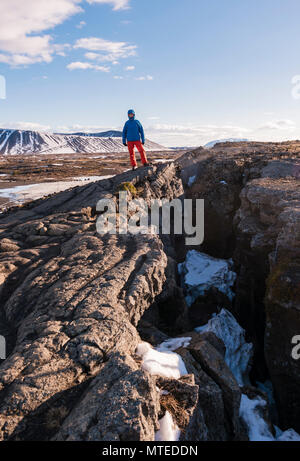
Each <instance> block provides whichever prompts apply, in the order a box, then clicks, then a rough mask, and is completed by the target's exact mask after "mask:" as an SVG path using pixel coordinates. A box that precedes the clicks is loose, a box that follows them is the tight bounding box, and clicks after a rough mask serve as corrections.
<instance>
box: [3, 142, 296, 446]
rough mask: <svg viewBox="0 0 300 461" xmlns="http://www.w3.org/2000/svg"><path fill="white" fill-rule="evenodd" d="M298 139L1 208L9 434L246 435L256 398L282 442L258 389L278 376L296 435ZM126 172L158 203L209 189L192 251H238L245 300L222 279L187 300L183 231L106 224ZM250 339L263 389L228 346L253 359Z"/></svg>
mask: <svg viewBox="0 0 300 461" xmlns="http://www.w3.org/2000/svg"><path fill="white" fill-rule="evenodd" d="M291 146H292V147H291ZM298 149H299V146H298V144H295V145H294V144H293V145H292V144H287V145H282V146H281V145H253V144H251V143H249V144H247V145H245V143H243V149H241V147H240V146H239V145H238V144H237V145H235V144H233V145H230V147H229V146H228V145H222V144H221V145H218V146H217V147H216V148H214V149H212V150H210V151H209V152H208V151H206V150H204V149H199V150H196V151H193V152H191V153H188V154H186V155H185V156H184V157H182V158H181V159H179V161H178V163H177V164H166V165H160V166H153V167H150V168H146V169H139V170H137V171H136V172H127V173H124V174H122V175H119V176H116V177H114V178H111V179H109V180H104V181H99V182H96V183H92V184H88V185H86V186H82V187H78V188H75V189H72V190H69V191H65V192H62V193H60V194H56V195H54V196H52V197H49V198H47V199H43V200H40V201H37V202H33V203H30V204H28V205H27V206H23V207H20V208H17V209H14V210H11V211H9V212H7V213H5V214H3V215H2V217H1V219H0V228H1V234H0V237H1V243H0V271H1V272H0V277H1V279H0V283H1V285H0V287H1V288H0V290H1V311H0V335H3V336H4V337H5V338H7V358H6V360H3V361H2V363H1V365H0V439H1V440H106V441H108V440H110V441H113V440H115V441H129V440H154V439H155V438H156V439H157V440H176V439H178V438H179V437H180V438H181V439H182V440H199V441H204V440H248V439H249V438H250V439H251V430H250V426H249V424H248V425H247V417H246V416H245V415H247V414H248V413H249V411H250V410H251V408H252V409H255V411H256V413H255V414H256V415H258V414H259V417H260V418H261V420H262V421H263V424H264V428H265V429H264V431H265V438H266V439H267V440H270V439H272V437H275V430H274V427H273V424H272V423H274V422H275V420H273V419H272V408H271V406H270V405H269V403H270V400H268V396H267V394H266V393H265V392H263V391H261V390H259V389H258V388H257V386H256V381H257V380H261V381H265V380H266V379H268V378H271V380H272V383H273V386H274V388H275V398H276V402H277V407H278V410H279V416H280V424H281V428H282V429H288V428H290V427H293V428H295V429H298V430H299V429H300V428H299V426H298V422H299V413H300V402H299V400H298V399H299V398H298V396H297V393H296V391H295V389H296V387H297V386H298V385H299V380H300V370H299V365H298V364H297V363H295V361H292V358H291V356H290V348H289V344H290V340H291V338H290V336H291V335H292V336H294V335H295V334H300V314H299V293H298V291H299V290H298V288H299V253H298V251H299V240H297V239H299V235H300V233H299V216H298V214H299V167H298V166H297V165H298V162H297V158H298V152H299V150H298ZM191 177H192V181H191V180H190V179H191ZM124 183H131V185H132V186H134V188H135V191H136V193H137V194H138V196H139V197H142V198H144V199H145V200H146V201H147V202H148V203H149V202H150V200H151V199H154V198H155V199H162V198H166V199H173V198H182V197H184V196H185V197H186V198H204V199H205V205H206V220H205V226H206V238H205V242H204V245H203V246H202V247H201V248H195V250H197V251H198V250H200V251H202V252H205V253H207V254H208V255H210V256H212V257H215V258H226V259H228V258H233V260H234V267H235V271H236V273H237V281H236V286H235V293H236V296H235V298H234V300H233V301H232V300H228V299H226V296H224V295H223V294H222V293H221V292H220V291H218V290H216V289H212V290H210V292H207V293H205V294H204V295H203V296H200V297H199V299H196V301H194V302H193V305H192V306H188V303H187V301H186V298H185V295H186V293H185V286H184V284H183V282H182V280H181V279H180V277H179V274H178V271H177V263H178V262H182V261H184V259H185V256H186V253H187V251H188V250H189V249H190V248H186V247H185V245H184V240H183V239H181V238H180V237H177V236H170V237H168V236H161V235H154V234H153V235H151V234H147V235H118V234H117V235H105V236H101V235H99V234H98V233H97V232H96V219H97V212H96V203H97V201H98V200H100V199H101V198H111V199H113V200H114V201H115V202H117V198H116V191H117V190H118V189H119V187H120V184H124ZM297 188H298V189H297ZM297 211H298V214H297ZM297 277H298V278H297ZM297 283H298V285H297ZM297 290H298V291H297ZM222 307H225V308H226V309H227V311H224V310H223V311H222V312H221V308H222ZM229 311H231V312H232V313H233V314H234V316H235V318H236V319H235V318H234V317H233V316H232V315H231V314H230V313H229ZM226 312H227V314H226ZM212 314H215V315H216V316H215V320H213V318H212ZM209 319H211V320H210V321H213V322H214V324H211V323H208V324H207V321H209ZM236 320H238V322H239V323H240V324H241V326H242V327H243V328H244V329H245V331H246V336H245V333H244V331H243V330H242V329H241V328H240V327H239V326H238V324H237V322H236ZM222 322H225V324H226V325H227V326H228V325H229V326H230V328H231V329H230V328H229V329H228V331H231V333H228V334H227V335H223V336H222V335H221V334H220V331H221V330H222V331H224V328H223V327H222V325H224V323H222ZM228 322H229V323H228ZM206 324H207V325H206ZM218 325H219V326H218ZM282 326H283V327H282ZM195 327H203V328H202V329H201V328H200V329H199V328H197V331H194V328H195ZM233 336H234V338H235V340H234V341H235V342H234V344H233V341H232V337H233ZM171 337H172V338H174V337H176V338H177V339H176V340H174V339H170V338H171ZM180 338H181V339H180ZM246 341H248V343H250V342H253V344H254V361H253V367H252V371H251V374H250V378H251V384H250V381H248V382H244V383H241V382H239V379H238V377H237V374H236V372H235V370H236V367H237V366H238V367H240V364H239V363H238V365H237V362H236V363H235V364H234V365H233V362H234V361H233V360H231V359H232V357H230V355H232V356H233V355H234V356H235V354H236V353H237V351H239V350H241V347H243V349H242V350H243V351H245V352H244V357H242V359H243V360H244V362H245V370H246V369H247V370H248V368H249V367H250V365H251V354H250V352H249V351H250V349H251V348H250V346H249V347H248V346H245V344H247V343H246ZM229 351H232V352H230V354H229ZM246 351H248V352H249V357H248V355H247V354H248V352H246ZM166 354H167V355H166ZM264 357H265V358H266V360H265V358H264ZM248 362H249V364H248ZM172 363H174V365H172ZM297 367H298V368H297ZM248 371H249V370H248ZM254 386H255V387H254ZM287 387H288V388H289V389H290V392H289V393H287V392H285V389H286V388H287ZM267 402H268V403H267ZM251 405H252V406H251ZM268 405H269V406H268ZM249 409H250V410H249ZM251 411H252V410H251ZM253 411H254V410H253ZM247 412H248V413H247ZM297 418H298V419H297ZM276 422H277V421H276Z"/></svg>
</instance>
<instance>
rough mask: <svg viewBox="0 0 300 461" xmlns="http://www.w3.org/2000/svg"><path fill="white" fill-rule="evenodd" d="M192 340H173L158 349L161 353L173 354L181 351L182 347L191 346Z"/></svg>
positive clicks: (165, 342) (168, 340)
mask: <svg viewBox="0 0 300 461" xmlns="http://www.w3.org/2000/svg"><path fill="white" fill-rule="evenodd" d="M191 340H192V338H190V337H189V338H172V339H167V341H164V342H163V343H162V344H161V345H160V346H158V347H157V348H156V350H157V351H159V352H168V351H169V352H170V351H171V352H173V351H176V350H177V349H179V348H180V347H187V346H189V344H190V342H191Z"/></svg>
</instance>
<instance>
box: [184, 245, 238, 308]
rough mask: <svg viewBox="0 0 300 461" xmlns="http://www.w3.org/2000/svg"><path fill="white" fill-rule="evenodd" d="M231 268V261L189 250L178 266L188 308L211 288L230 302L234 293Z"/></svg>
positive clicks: (234, 278)
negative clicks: (215, 289)
mask: <svg viewBox="0 0 300 461" xmlns="http://www.w3.org/2000/svg"><path fill="white" fill-rule="evenodd" d="M232 266H233V262H232V260H231V259H229V260H225V259H216V258H213V257H212V256H209V255H207V254H205V253H200V252H198V251H196V250H190V251H189V252H188V253H187V255H186V259H185V261H184V262H183V263H181V264H179V265H178V271H179V273H180V274H181V277H182V281H183V284H184V287H185V289H186V292H187V296H186V302H187V304H188V306H191V305H192V304H193V303H194V302H195V301H196V299H197V298H198V297H199V296H203V295H204V294H205V292H207V291H208V290H209V289H210V288H213V287H214V288H217V289H218V290H219V291H220V292H221V293H224V294H225V295H226V296H227V297H228V298H229V299H230V300H231V301H232V299H233V297H234V293H233V291H232V289H231V288H232V287H233V285H234V282H235V280H236V273H235V272H233V271H232V270H231V269H232Z"/></svg>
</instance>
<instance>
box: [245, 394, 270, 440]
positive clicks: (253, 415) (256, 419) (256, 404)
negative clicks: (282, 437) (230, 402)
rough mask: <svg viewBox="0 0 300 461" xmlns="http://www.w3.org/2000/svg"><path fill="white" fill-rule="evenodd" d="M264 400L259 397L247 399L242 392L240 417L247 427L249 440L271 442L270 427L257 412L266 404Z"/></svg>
mask: <svg viewBox="0 0 300 461" xmlns="http://www.w3.org/2000/svg"><path fill="white" fill-rule="evenodd" d="M266 404H267V403H266V401H265V400H263V399H261V398H260V397H258V398H256V399H253V400H251V399H249V397H247V395H245V394H243V395H242V399H241V406H240V417H241V418H242V419H243V420H244V421H245V423H246V425H247V427H248V437H249V440H250V441H251V442H266V441H267V442H271V441H273V440H275V439H274V437H273V435H272V434H271V432H270V429H269V427H268V425H267V423H266V422H265V420H264V419H263V418H262V416H261V415H260V413H259V409H260V408H262V407H265V406H266Z"/></svg>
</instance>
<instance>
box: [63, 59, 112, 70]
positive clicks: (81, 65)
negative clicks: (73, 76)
mask: <svg viewBox="0 0 300 461" xmlns="http://www.w3.org/2000/svg"><path fill="white" fill-rule="evenodd" d="M67 69H69V70H78V69H81V70H87V69H93V70H97V71H99V72H109V71H110V68H109V67H106V66H98V65H96V64H91V63H90V62H80V61H76V62H71V63H70V64H68V65H67Z"/></svg>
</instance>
